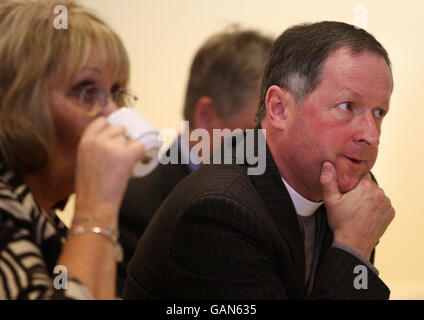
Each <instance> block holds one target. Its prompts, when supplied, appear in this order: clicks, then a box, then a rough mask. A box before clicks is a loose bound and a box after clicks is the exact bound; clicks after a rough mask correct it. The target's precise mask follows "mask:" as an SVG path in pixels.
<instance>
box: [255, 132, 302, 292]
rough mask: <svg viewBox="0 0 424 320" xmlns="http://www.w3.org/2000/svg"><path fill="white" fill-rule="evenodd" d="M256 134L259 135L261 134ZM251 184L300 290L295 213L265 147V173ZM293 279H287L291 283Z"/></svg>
mask: <svg viewBox="0 0 424 320" xmlns="http://www.w3.org/2000/svg"><path fill="white" fill-rule="evenodd" d="M258 134H260V135H262V133H261V131H259V132H258ZM257 144H258V138H257V135H256V134H255V148H254V150H255V152H257V150H258V147H257ZM250 177H251V179H252V182H253V184H254V185H255V188H256V190H257V192H258V193H259V195H260V197H261V198H262V200H263V202H264V203H265V206H266V208H267V209H268V212H269V215H270V216H271V219H272V221H273V224H274V225H275V227H276V228H277V229H278V232H279V233H280V235H281V236H282V237H283V238H284V239H285V242H286V244H287V246H288V247H289V249H290V256H291V258H292V261H293V265H294V270H293V271H294V272H295V274H296V281H295V282H296V288H299V289H300V288H301V289H302V294H303V288H304V278H305V248H304V241H303V237H302V234H301V231H300V227H299V222H298V220H297V215H296V211H295V208H294V205H293V202H292V200H291V198H290V195H289V193H288V191H287V189H286V187H285V185H284V183H283V181H282V180H281V176H280V173H279V171H278V168H277V166H276V164H275V162H274V160H273V158H272V155H271V153H270V151H269V149H268V146H267V147H266V169H265V172H264V174H262V175H252V176H250ZM292 280H293V279H290V281H292Z"/></svg>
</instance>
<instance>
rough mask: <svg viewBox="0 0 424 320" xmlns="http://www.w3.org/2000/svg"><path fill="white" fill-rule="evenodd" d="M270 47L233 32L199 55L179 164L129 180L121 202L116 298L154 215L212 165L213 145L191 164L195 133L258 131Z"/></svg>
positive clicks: (178, 143) (252, 34)
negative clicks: (205, 163) (182, 184)
mask: <svg viewBox="0 0 424 320" xmlns="http://www.w3.org/2000/svg"><path fill="white" fill-rule="evenodd" d="M272 42H273V39H271V38H270V37H267V36H264V35H262V34H260V33H259V32H257V31H254V30H239V29H238V28H235V29H234V30H228V31H225V32H223V33H219V34H216V35H214V36H212V37H210V38H209V39H208V40H207V41H206V42H205V43H204V44H203V45H202V47H201V48H200V49H199V50H198V52H197V53H196V56H195V58H194V60H193V63H192V67H191V71H190V76H189V81H188V86H187V92H186V99H185V105H184V118H185V120H186V121H187V122H188V127H187V128H184V126H182V131H184V132H183V136H179V137H178V139H177V140H175V141H174V143H173V145H172V147H171V148H175V149H177V150H178V161H177V162H178V164H163V165H162V164H161V165H159V166H158V167H157V168H156V169H155V170H154V171H153V172H152V173H151V174H150V175H148V176H146V177H143V178H139V179H132V180H130V182H129V184H128V189H127V192H126V194H125V196H124V199H123V203H122V206H121V212H120V221H119V228H120V234H121V237H120V241H121V243H122V247H123V249H124V255H125V258H124V261H123V262H122V263H120V264H119V265H118V277H117V280H118V293H120V292H121V289H122V286H123V283H124V280H125V277H126V267H127V264H128V262H129V260H130V258H131V257H132V255H133V253H134V251H135V248H136V246H137V242H138V239H139V238H140V237H141V235H142V234H143V232H144V230H145V229H146V227H147V225H148V223H149V222H150V220H151V219H152V217H153V214H154V213H155V212H156V210H157V209H158V208H159V206H160V205H161V203H162V202H163V200H164V199H165V198H166V196H167V195H168V194H169V193H170V192H171V191H172V189H173V188H174V187H175V186H176V185H177V183H178V182H179V181H180V180H182V179H183V178H184V177H185V176H187V175H188V174H189V173H190V172H192V171H194V170H196V169H197V168H198V167H199V163H200V162H202V160H203V159H209V157H210V153H211V152H212V151H213V149H214V146H213V141H212V140H211V144H210V148H209V150H206V149H203V150H202V151H203V152H202V153H203V154H199V155H198V157H196V159H194V160H193V157H191V158H190V156H189V154H190V150H191V148H192V147H193V145H194V144H195V143H197V141H192V140H193V139H191V140H190V139H189V136H190V134H191V132H192V131H193V130H195V129H203V130H206V132H207V133H208V135H210V136H212V133H213V130H214V129H225V128H229V129H230V130H233V129H236V128H240V129H246V128H253V127H254V126H255V121H254V118H255V112H256V110H257V105H258V101H259V95H260V83H261V79H262V76H263V71H264V69H265V64H266V61H267V57H268V54H269V51H270V49H271V45H272ZM185 135H187V136H185ZM169 152H170V151H169V150H168V153H167V154H166V155H165V156H168V155H169ZM193 154H194V153H193ZM162 162H164V161H162Z"/></svg>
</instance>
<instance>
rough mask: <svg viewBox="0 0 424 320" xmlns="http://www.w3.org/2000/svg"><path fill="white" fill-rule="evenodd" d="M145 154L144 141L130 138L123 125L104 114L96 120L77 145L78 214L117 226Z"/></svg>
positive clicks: (76, 189) (76, 215)
mask: <svg viewBox="0 0 424 320" xmlns="http://www.w3.org/2000/svg"><path fill="white" fill-rule="evenodd" d="M143 154H144V146H143V144H141V143H139V142H136V141H134V140H131V139H129V138H128V137H127V136H126V135H125V128H124V127H123V126H116V125H113V126H112V125H109V124H108V122H107V120H106V118H105V117H99V118H96V119H95V120H93V121H92V122H91V123H90V125H89V126H88V127H87V129H86V130H85V131H84V134H83V136H82V137H81V140H80V143H79V145H78V151H77V168H76V176H75V179H76V180H75V192H76V206H75V208H76V210H75V217H78V216H91V217H92V218H95V219H96V220H100V221H103V222H104V223H105V225H106V226H108V227H112V228H116V226H117V221H118V212H119V208H120V205H121V201H122V197H123V195H124V192H125V190H126V187H127V183H128V180H129V178H130V177H131V173H132V168H133V166H134V164H135V162H136V161H138V160H139V159H141V158H142V156H143ZM75 217H74V218H75Z"/></svg>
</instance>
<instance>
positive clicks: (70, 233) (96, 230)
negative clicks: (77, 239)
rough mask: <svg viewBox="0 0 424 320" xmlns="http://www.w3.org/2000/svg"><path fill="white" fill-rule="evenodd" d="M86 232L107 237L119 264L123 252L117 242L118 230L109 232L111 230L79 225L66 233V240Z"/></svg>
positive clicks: (122, 257)
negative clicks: (112, 245) (111, 243)
mask: <svg viewBox="0 0 424 320" xmlns="http://www.w3.org/2000/svg"><path fill="white" fill-rule="evenodd" d="M87 232H92V233H96V234H101V235H104V236H106V237H108V238H109V239H110V240H112V242H113V243H114V244H115V256H116V261H117V262H121V261H122V260H123V259H124V250H123V249H122V246H121V244H120V243H119V241H118V239H119V231H118V230H111V229H106V228H101V227H97V226H81V225H79V226H74V227H72V228H71V229H70V230H69V231H68V238H69V237H72V236H75V235H78V234H82V233H87Z"/></svg>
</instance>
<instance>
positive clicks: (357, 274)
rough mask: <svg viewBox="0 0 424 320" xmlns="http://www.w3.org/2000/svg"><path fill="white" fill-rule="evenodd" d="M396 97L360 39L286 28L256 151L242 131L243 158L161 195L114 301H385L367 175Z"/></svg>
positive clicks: (366, 38)
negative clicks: (162, 199)
mask: <svg viewBox="0 0 424 320" xmlns="http://www.w3.org/2000/svg"><path fill="white" fill-rule="evenodd" d="M392 88H393V85H392V74H391V66H390V60H389V58H388V55H387V52H386V50H385V49H384V48H383V47H382V46H381V44H380V43H378V42H377V40H376V39H375V38H374V37H373V36H372V35H370V34H369V33H367V32H366V31H364V30H361V29H357V28H355V27H353V26H351V25H348V24H345V23H339V22H321V23H315V24H306V25H299V26H294V27H292V28H290V29H288V30H287V31H285V32H284V33H283V34H282V35H281V36H280V37H279V38H278V39H277V40H276V42H275V43H274V45H273V48H272V50H271V54H270V59H269V62H268V64H267V67H266V70H265V76H264V80H263V84H262V94H261V101H260V104H259V109H258V112H257V121H258V127H257V129H256V131H255V135H254V136H255V139H254V141H255V142H254V143H253V147H252V146H251V144H252V139H249V132H246V139H244V140H243V141H240V139H239V140H237V139H236V146H244V149H243V150H244V161H240V155H237V153H236V152H234V154H235V156H234V157H233V164H218V165H204V166H202V167H201V168H200V169H199V170H198V171H197V172H195V173H193V174H191V175H190V176H188V177H186V178H185V179H184V180H183V181H182V182H180V184H179V185H178V186H177V187H176V188H175V189H174V190H173V191H172V192H171V194H170V195H169V196H168V198H167V199H166V200H165V202H164V203H163V205H162V206H161V208H160V209H159V210H158V212H157V213H156V215H155V217H154V219H153V220H152V222H151V224H150V225H149V227H148V228H147V230H146V232H145V233H144V235H143V237H142V238H141V240H140V242H139V243H138V246H137V250H136V252H135V254H134V257H133V259H132V261H131V262H130V264H129V268H128V278H127V281H126V283H125V287H124V291H123V297H124V298H133V299H134V298H139V299H152V298H161V299H305V298H327V299H387V298H388V297H389V294H390V291H389V289H388V288H387V286H386V285H385V284H384V283H383V282H382V280H381V279H380V278H379V277H378V271H377V269H376V268H375V267H374V266H373V264H372V262H373V258H372V257H373V250H374V247H375V245H376V243H377V242H378V241H379V239H380V237H381V236H382V235H383V233H384V232H385V230H386V228H387V226H388V225H389V224H390V222H391V221H392V219H393V217H394V210H393V208H392V206H391V204H390V200H389V199H388V198H387V197H386V196H385V194H384V192H383V190H382V189H380V188H379V187H378V186H377V185H376V184H375V183H374V182H373V181H372V180H371V176H370V169H371V168H372V167H373V165H374V163H375V161H376V158H377V152H378V144H379V136H380V130H381V123H382V120H383V117H384V116H385V114H386V113H387V112H388V108H389V100H390V96H391V92H392ZM261 128H262V129H264V130H261ZM265 130H266V132H265ZM265 137H266V139H265ZM224 145H226V144H224ZM249 146H250V147H249ZM235 149H237V148H234V150H235ZM262 150H264V151H262ZM255 157H256V158H255ZM252 159H257V161H256V164H255V163H254V162H253V161H252ZM264 161H265V164H266V165H265V166H263V162H264ZM255 166H256V167H257V168H261V167H264V169H265V170H264V172H263V173H262V174H257V173H261V170H259V172H254V170H252V169H254V167H255ZM262 171H263V170H262Z"/></svg>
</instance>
